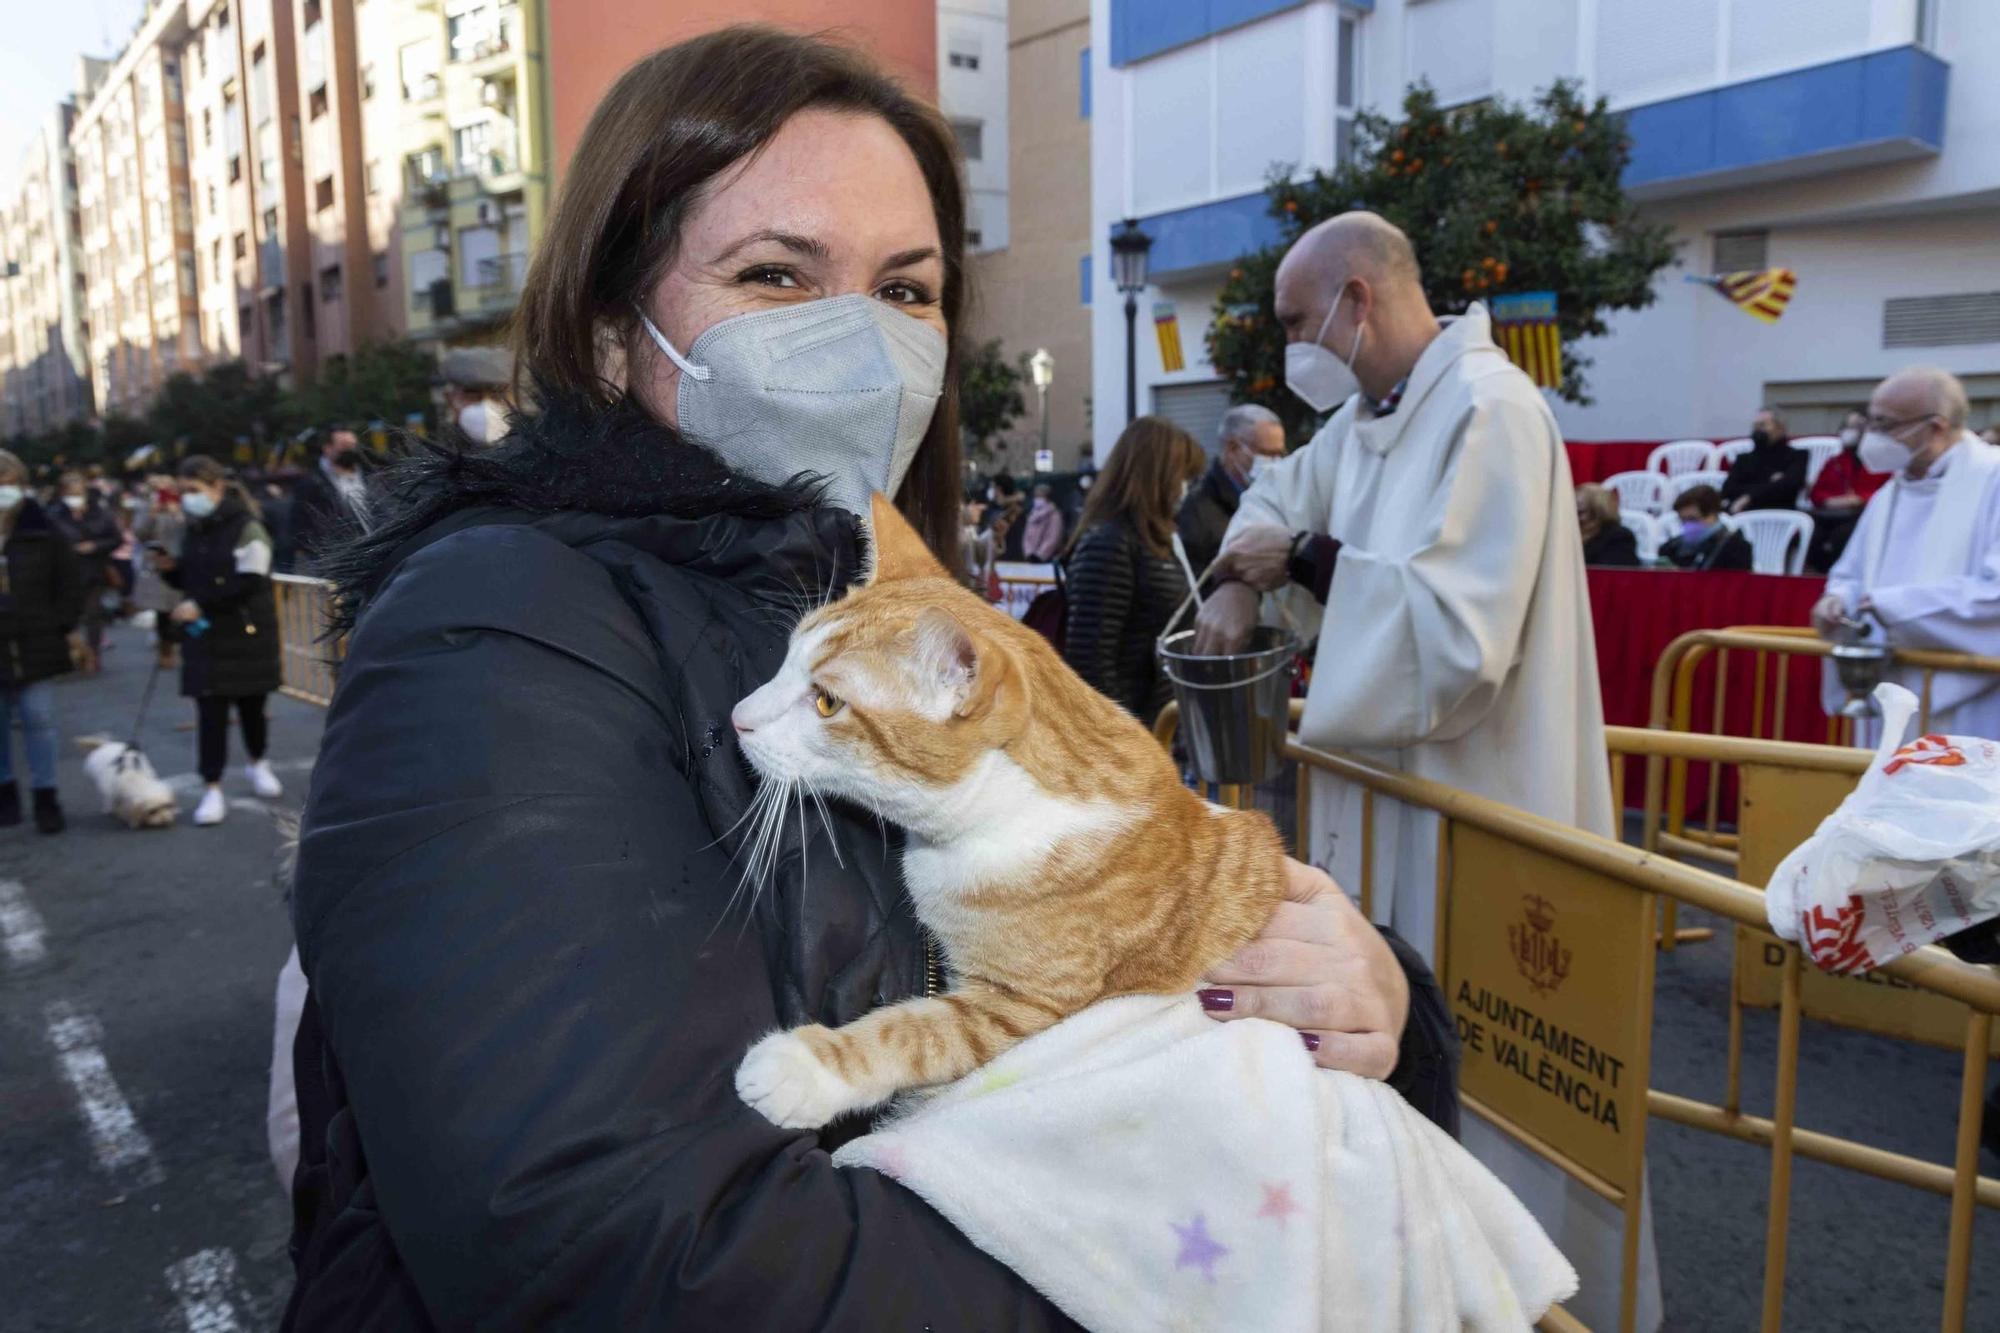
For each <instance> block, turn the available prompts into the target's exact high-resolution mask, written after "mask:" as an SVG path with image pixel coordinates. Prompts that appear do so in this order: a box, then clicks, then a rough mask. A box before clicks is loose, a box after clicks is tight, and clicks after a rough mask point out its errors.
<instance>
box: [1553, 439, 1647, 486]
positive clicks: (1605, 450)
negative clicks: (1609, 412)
mask: <svg viewBox="0 0 2000 1333" xmlns="http://www.w3.org/2000/svg"><path fill="white" fill-rule="evenodd" d="M1660 444H1661V441H1659V440H1565V441H1564V442H1563V448H1564V449H1565V450H1567V451H1568V453H1569V476H1570V480H1571V481H1573V482H1575V483H1576V484H1577V485H1579V486H1581V485H1583V483H1585V482H1586V481H1603V480H1604V479H1605V478H1606V477H1608V476H1610V475H1611V474H1612V473H1614V472H1644V471H1645V470H1646V458H1647V456H1648V455H1649V454H1651V453H1652V452H1653V450H1655V449H1657V448H1658V447H1659V446H1660Z"/></svg>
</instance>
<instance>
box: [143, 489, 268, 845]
mask: <svg viewBox="0 0 2000 1333" xmlns="http://www.w3.org/2000/svg"><path fill="white" fill-rule="evenodd" d="M180 481H181V510H182V512H183V513H184V514H186V516H187V528H186V531H185V534H184V535H183V537H182V539H181V550H180V555H179V556H178V557H177V558H176V559H175V560H173V561H172V562H170V563H168V564H166V565H165V566H164V568H163V569H162V571H161V574H162V577H164V578H165V579H166V581H167V582H168V583H170V584H172V585H173V586H174V587H175V588H177V589H179V590H180V593H181V600H180V601H179V602H178V603H177V604H176V605H175V606H174V609H173V611H172V613H171V614H170V616H169V619H170V620H171V622H172V623H173V624H174V625H175V626H176V627H177V628H178V630H179V632H180V635H181V638H182V648H181V658H182V660H181V693H182V694H183V695H185V696H187V697H188V698H190V699H193V700H194V701H195V722H196V728H195V730H196V747H197V758H198V760H199V764H198V767H199V771H200V773H201V780H202V782H203V783H204V784H205V788H206V789H205V790H204V791H203V792H202V797H201V801H200V803H199V804H198V805H196V806H195V810H194V822H195V823H196V824H197V825H198V826H204V827H206V826H209V825H214V824H220V823H221V822H222V820H223V817H224V816H225V815H226V814H227V813H228V811H229V803H228V801H227V799H225V798H224V796H223V794H222V774H223V770H224V768H225V767H227V765H228V761H229V716H230V713H231V711H232V710H233V711H234V712H235V714H236V716H237V719H238V721H239V722H241V724H242V731H243V748H244V750H245V752H246V755H247V757H248V759H249V763H247V764H246V765H245V766H244V769H243V776H244V780H245V781H247V782H248V783H249V784H250V790H251V791H253V792H254V793H256V794H257V795H258V796H259V797H261V798H263V799H264V800H267V801H269V800H276V799H277V798H278V797H280V796H282V795H284V794H285V789H284V787H283V785H282V784H280V783H279V781H278V778H277V775H276V774H274V773H273V772H272V771H271V765H270V763H269V762H268V761H267V760H266V759H265V758H264V754H265V750H266V749H267V748H268V742H269V739H270V724H269V722H268V720H267V719H266V716H265V702H266V700H267V699H268V698H269V697H270V695H271V694H273V693H274V692H276V690H277V688H278V686H279V684H280V683H281V671H282V668H281V664H280V648H279V642H278V607H277V601H276V599H275V597H274V595H273V594H272V591H271V565H272V543H271V534H270V532H269V531H268V530H267V529H266V528H265V527H264V523H263V516H262V515H261V514H260V513H259V511H258V508H257V502H256V501H255V500H254V499H252V498H251V496H250V493H249V491H247V490H245V489H244V487H243V483H242V482H240V481H238V480H236V478H235V477H234V476H232V475H231V474H230V472H229V470H228V469H227V468H225V467H223V466H222V464H220V463H218V462H216V461H215V460H214V459H212V458H203V457H196V458H190V459H188V460H187V461H186V462H185V463H182V464H181V468H180Z"/></svg>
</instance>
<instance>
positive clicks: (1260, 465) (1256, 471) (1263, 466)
mask: <svg viewBox="0 0 2000 1333" xmlns="http://www.w3.org/2000/svg"><path fill="white" fill-rule="evenodd" d="M1277 465H1278V460H1277V459H1275V458H1271V457H1268V456H1266V455H1264V454H1258V455H1256V456H1255V457H1253V458H1251V460H1250V475H1249V476H1248V477H1247V478H1246V479H1245V480H1244V483H1243V484H1244V485H1245V486H1255V485H1256V484H1257V479H1258V478H1259V477H1268V476H1270V475H1271V469H1272V468H1274V467H1276V466H1277Z"/></svg>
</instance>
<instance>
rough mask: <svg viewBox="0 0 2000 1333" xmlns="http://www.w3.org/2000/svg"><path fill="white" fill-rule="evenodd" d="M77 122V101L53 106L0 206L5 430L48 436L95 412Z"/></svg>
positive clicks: (1, 415)
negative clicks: (73, 144) (73, 139)
mask: <svg viewBox="0 0 2000 1333" xmlns="http://www.w3.org/2000/svg"><path fill="white" fill-rule="evenodd" d="M75 119H76V107H75V106H74V104H72V103H69V102H63V103H61V104H60V105H58V106H56V107H54V108H52V109H51V111H50V113H49V115H48V117H47V119H46V120H45V121H44V122H43V124H42V125H41V127H40V128H39V129H37V130H36V132H35V136H34V138H33V139H32V140H31V141H30V142H29V144H28V148H27V152H26V153H25V155H24V156H23V159H22V162H21V174H20V188H19V189H18V191H17V192H16V194H15V196H14V198H13V199H12V200H10V201H7V202H6V203H5V204H4V205H0V436H9V435H20V434H31V435H32V434H40V433H42V432H44V431H48V430H53V429H55V428H56V427H58V426H61V425H63V424H65V423H67V422H70V421H75V420H77V419H79V418H82V417H85V416H88V415H89V414H90V412H91V409H92V402H91V397H90V375H89V359H90V352H89V346H88V331H87V327H86V321H85V316H84V309H85V304H84V303H85V291H84V278H83V266H82V244H81V241H82V236H81V232H82V226H81V218H80V215H79V212H78V208H77V198H76V167H75V163H74V162H73V160H72V159H71V156H70V128H71V126H72V124H73V123H74V122H75Z"/></svg>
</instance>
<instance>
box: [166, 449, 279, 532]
mask: <svg viewBox="0 0 2000 1333" xmlns="http://www.w3.org/2000/svg"><path fill="white" fill-rule="evenodd" d="M179 474H180V477H181V479H182V480H183V481H198V482H200V483H201V484H202V485H204V486H220V487H222V490H223V493H224V494H225V495H233V496H235V497H236V498H237V500H238V501H239V502H241V503H242V505H243V507H244V508H245V509H247V510H249V511H250V517H252V518H262V517H263V516H264V511H263V509H262V508H261V507H260V506H259V505H258V503H257V501H256V498H255V497H253V496H252V495H251V494H250V491H249V489H248V488H247V487H245V486H244V485H243V483H242V482H240V481H238V480H237V479H236V474H235V473H234V472H231V471H230V470H229V469H228V468H226V467H224V466H223V465H222V464H220V463H218V462H216V461H215V460H214V459H213V458H210V457H208V456H207V455H206V454H196V455H195V456H194V457H193V458H190V459H188V460H187V461H185V462H183V463H182V464H181V465H180V469H179Z"/></svg>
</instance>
